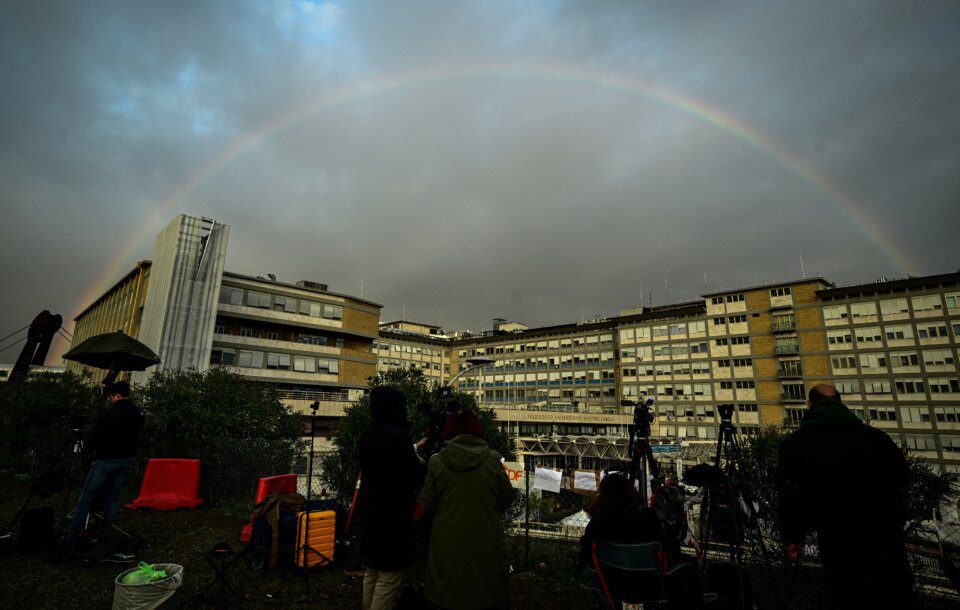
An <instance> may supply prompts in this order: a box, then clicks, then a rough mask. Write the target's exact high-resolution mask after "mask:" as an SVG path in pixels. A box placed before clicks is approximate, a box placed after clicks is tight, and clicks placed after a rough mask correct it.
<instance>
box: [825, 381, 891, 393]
mask: <svg viewBox="0 0 960 610" xmlns="http://www.w3.org/2000/svg"><path fill="white" fill-rule="evenodd" d="M837 389H838V390H839V389H840V387H839V385H838V386H837ZM863 392H864V394H889V393H890V382H889V381H864V382H863Z"/></svg>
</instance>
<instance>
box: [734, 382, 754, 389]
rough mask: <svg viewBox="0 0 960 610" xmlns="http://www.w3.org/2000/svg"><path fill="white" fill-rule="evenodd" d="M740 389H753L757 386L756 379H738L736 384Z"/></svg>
mask: <svg viewBox="0 0 960 610" xmlns="http://www.w3.org/2000/svg"><path fill="white" fill-rule="evenodd" d="M735 385H736V386H737V389H738V390H753V389H755V388H756V387H757V384H756V382H754V381H738V382H736V384H735Z"/></svg>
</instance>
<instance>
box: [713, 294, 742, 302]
mask: <svg viewBox="0 0 960 610" xmlns="http://www.w3.org/2000/svg"><path fill="white" fill-rule="evenodd" d="M745 300H746V298H745V297H744V296H743V295H742V294H728V295H727V296H726V297H711V298H710V302H711V303H713V304H714V305H723V302H724V301H726V302H727V303H742V302H743V301H745Z"/></svg>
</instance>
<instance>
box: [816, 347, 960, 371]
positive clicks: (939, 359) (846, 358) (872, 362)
mask: <svg viewBox="0 0 960 610" xmlns="http://www.w3.org/2000/svg"><path fill="white" fill-rule="evenodd" d="M858 362H859V364H860V368H862V369H867V368H870V369H876V368H886V367H887V366H888V365H890V366H893V367H894V368H897V367H910V366H920V363H921V362H923V364H924V365H926V366H929V367H933V366H956V363H957V359H956V357H955V356H954V353H953V350H949V349H930V350H923V351H921V352H919V353H917V352H915V351H904V352H872V353H869V354H857V355H854V354H840V355H836V356H831V357H830V365H831V366H832V367H833V370H834V372H836V371H842V370H856V368H857V363H858Z"/></svg>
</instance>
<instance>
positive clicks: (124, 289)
mask: <svg viewBox="0 0 960 610" xmlns="http://www.w3.org/2000/svg"><path fill="white" fill-rule="evenodd" d="M228 232H229V231H228V228H227V227H226V226H224V225H222V224H219V223H217V222H215V221H211V220H209V219H203V218H196V217H190V216H178V217H177V218H175V219H174V220H173V222H171V223H170V225H168V226H167V227H166V228H165V229H164V230H163V231H162V232H161V233H160V234H159V235H158V236H157V241H156V244H155V247H154V259H153V261H141V262H139V263H137V265H136V267H135V268H134V269H133V270H131V271H130V272H128V273H127V274H125V275H124V277H123V278H122V279H121V280H120V281H119V282H117V283H116V284H115V285H114V286H113V287H112V288H110V289H109V290H108V291H107V292H106V293H104V294H103V295H102V296H100V297H99V298H97V299H96V300H95V301H94V303H93V304H91V305H90V306H89V307H87V308H86V309H85V310H84V311H83V312H82V313H81V314H80V315H79V316H77V318H76V319H75V322H76V324H75V328H74V331H73V332H74V343H79V342H80V341H82V340H84V339H86V338H88V337H90V336H92V335H95V334H98V333H101V332H111V331H116V330H122V331H124V332H126V333H127V334H129V335H131V336H133V337H136V338H138V339H139V340H140V341H142V342H143V343H144V344H146V345H147V346H148V347H150V348H151V349H153V350H154V351H155V352H156V353H157V355H158V356H160V358H161V364H160V365H158V368H165V369H186V368H194V369H197V370H204V369H207V368H209V367H210V366H227V367H230V368H233V369H236V370H237V371H238V372H240V373H241V374H242V375H243V376H244V377H246V378H248V379H251V380H255V381H261V382H269V383H272V384H274V385H275V386H276V387H277V388H278V389H279V390H280V394H281V397H282V398H283V400H284V401H285V402H286V403H287V404H290V405H291V406H293V407H294V408H295V409H297V410H298V411H299V412H301V413H304V414H307V413H309V412H310V411H309V405H310V404H311V403H313V402H315V401H319V403H320V409H319V410H318V415H319V416H320V419H319V420H318V424H319V426H318V427H320V426H322V430H320V431H318V436H321V437H324V436H329V434H330V433H329V431H330V430H332V428H333V427H334V426H335V424H336V422H337V421H338V419H339V417H340V416H341V415H342V414H343V409H344V408H345V407H346V406H348V405H349V404H350V403H351V402H352V401H353V400H355V399H356V398H357V397H358V396H359V395H360V394H361V393H362V392H363V390H364V389H365V388H366V387H367V383H368V380H369V379H370V377H372V376H373V375H374V374H375V373H376V366H377V357H376V355H375V353H374V350H373V344H374V340H376V339H377V333H378V324H379V321H380V308H381V306H380V305H379V304H377V303H374V302H372V301H369V300H365V299H360V298H357V297H353V296H349V295H345V294H339V293H335V292H331V291H329V290H328V289H327V286H326V285H323V284H320V283H317V282H312V281H300V282H297V283H295V284H289V283H285V282H280V281H277V280H276V279H275V278H273V277H269V278H262V277H250V276H246V275H241V274H238V273H232V272H227V271H224V270H223V266H224V259H225V256H226V246H227V235H228ZM68 366H69V367H70V368H71V369H72V370H80V368H81V367H79V366H78V365H76V364H75V363H70V364H69V365H68ZM146 374H149V372H148V373H145V374H139V375H135V376H134V379H135V380H141V379H143V377H144V376H145V375H146Z"/></svg>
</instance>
